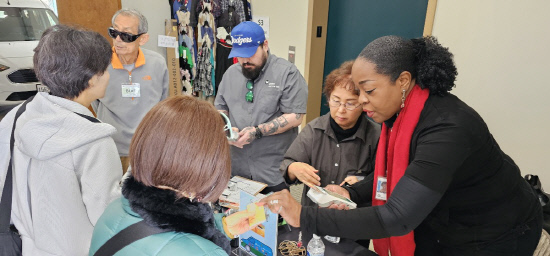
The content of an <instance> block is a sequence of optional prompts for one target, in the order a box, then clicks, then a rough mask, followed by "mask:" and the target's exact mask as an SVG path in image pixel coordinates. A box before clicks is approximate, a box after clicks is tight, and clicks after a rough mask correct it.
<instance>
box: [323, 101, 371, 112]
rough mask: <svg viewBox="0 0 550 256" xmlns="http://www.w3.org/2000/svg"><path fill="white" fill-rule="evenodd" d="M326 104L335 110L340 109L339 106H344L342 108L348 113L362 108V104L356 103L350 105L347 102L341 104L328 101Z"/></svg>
mask: <svg viewBox="0 0 550 256" xmlns="http://www.w3.org/2000/svg"><path fill="white" fill-rule="evenodd" d="M328 104H329V105H330V106H331V107H335V108H340V106H341V105H344V108H345V109H347V110H349V111H352V110H355V109H356V108H358V107H360V106H362V105H363V104H361V103H356V104H352V103H350V102H347V103H346V104H342V102H340V101H338V100H335V99H330V100H329V102H328Z"/></svg>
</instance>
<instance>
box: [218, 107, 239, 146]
mask: <svg viewBox="0 0 550 256" xmlns="http://www.w3.org/2000/svg"><path fill="white" fill-rule="evenodd" d="M220 115H221V116H222V119H223V122H224V123H225V126H224V127H223V131H224V132H225V136H226V137H227V139H228V140H229V141H236V140H237V139H238V138H239V135H238V134H237V133H236V132H235V131H233V127H231V121H229V117H227V116H226V115H225V114H224V113H221V112H220Z"/></svg>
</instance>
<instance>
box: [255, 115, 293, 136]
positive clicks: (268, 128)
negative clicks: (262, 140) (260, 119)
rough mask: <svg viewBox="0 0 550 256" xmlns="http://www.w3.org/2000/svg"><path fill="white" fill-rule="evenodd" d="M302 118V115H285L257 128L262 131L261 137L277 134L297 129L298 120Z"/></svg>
mask: <svg viewBox="0 0 550 256" xmlns="http://www.w3.org/2000/svg"><path fill="white" fill-rule="evenodd" d="M302 116H303V114H294V113H287V114H283V115H281V116H280V117H277V118H275V119H273V120H271V121H269V122H267V123H264V124H261V125H258V127H259V128H260V130H262V134H263V136H269V135H274V134H279V133H283V132H286V131H288V130H290V129H292V128H294V127H298V126H299V125H300V124H301V120H300V118H301V117H302Z"/></svg>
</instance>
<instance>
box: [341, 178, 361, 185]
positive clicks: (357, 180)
mask: <svg viewBox="0 0 550 256" xmlns="http://www.w3.org/2000/svg"><path fill="white" fill-rule="evenodd" d="M346 182H347V183H348V184H350V185H353V184H355V183H357V182H359V179H357V176H348V177H346V178H345V179H344V181H342V183H340V186H343V185H344V184H346Z"/></svg>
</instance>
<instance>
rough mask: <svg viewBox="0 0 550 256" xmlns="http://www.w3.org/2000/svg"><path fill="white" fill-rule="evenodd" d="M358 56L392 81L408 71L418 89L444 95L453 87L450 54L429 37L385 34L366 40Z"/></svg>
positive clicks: (453, 66) (453, 76) (455, 73)
mask: <svg viewBox="0 0 550 256" xmlns="http://www.w3.org/2000/svg"><path fill="white" fill-rule="evenodd" d="M357 58H360V59H363V60H366V61H368V62H371V63H373V64H375V65H376V71H377V72H378V73H380V74H384V75H387V76H389V77H390V79H391V81H392V82H395V81H396V80H397V78H398V77H399V75H401V73H402V72H403V71H408V72H410V73H411V76H412V78H413V79H416V83H417V84H419V85H420V87H421V88H429V89H430V93H431V94H437V95H445V94H447V93H449V92H450V91H451V90H452V89H453V87H454V86H455V84H454V82H455V80H456V76H457V74H458V73H457V70H456V67H455V65H454V62H453V54H452V53H450V52H449V50H448V48H445V47H443V46H441V44H439V43H438V42H437V39H436V38H434V37H431V36H428V37H423V38H418V39H410V40H409V39H405V38H402V37H398V36H384V37H380V38H377V39H375V40H374V41H372V42H371V43H369V44H368V45H367V46H366V47H365V48H364V49H363V51H361V53H360V54H359V56H358V57H357Z"/></svg>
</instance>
